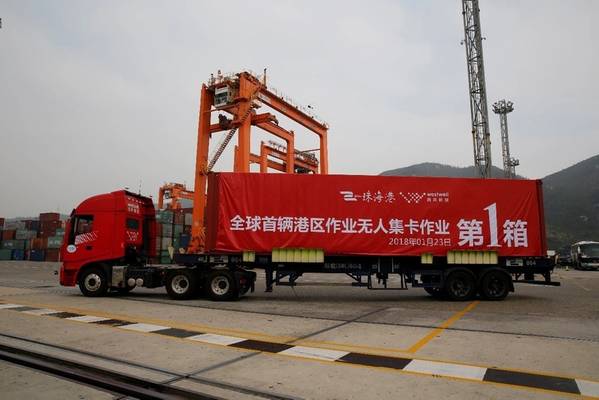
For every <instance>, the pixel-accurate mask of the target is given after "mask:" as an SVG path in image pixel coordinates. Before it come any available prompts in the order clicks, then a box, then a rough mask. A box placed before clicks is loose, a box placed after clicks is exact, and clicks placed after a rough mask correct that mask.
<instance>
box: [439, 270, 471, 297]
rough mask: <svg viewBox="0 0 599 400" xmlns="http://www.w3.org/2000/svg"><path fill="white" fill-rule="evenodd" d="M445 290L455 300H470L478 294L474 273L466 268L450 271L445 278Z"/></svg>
mask: <svg viewBox="0 0 599 400" xmlns="http://www.w3.org/2000/svg"><path fill="white" fill-rule="evenodd" d="M445 292H446V293H447V297H448V298H449V299H450V300H453V301H465V300H470V299H471V298H473V297H474V295H475V294H476V280H475V279H474V275H473V274H472V273H471V272H470V271H468V270H466V269H459V270H455V271H453V272H450V273H449V275H448V276H447V278H445Z"/></svg>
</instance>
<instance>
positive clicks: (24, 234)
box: [15, 229, 37, 240]
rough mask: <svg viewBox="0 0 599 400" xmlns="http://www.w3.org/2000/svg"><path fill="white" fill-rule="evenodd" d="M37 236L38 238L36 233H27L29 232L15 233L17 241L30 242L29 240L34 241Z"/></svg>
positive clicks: (19, 231) (18, 231) (20, 231)
mask: <svg viewBox="0 0 599 400" xmlns="http://www.w3.org/2000/svg"><path fill="white" fill-rule="evenodd" d="M36 236H37V232H36V231H27V230H20V229H19V230H17V232H16V233H15V239H17V240H29V239H33V238H34V237H36Z"/></svg>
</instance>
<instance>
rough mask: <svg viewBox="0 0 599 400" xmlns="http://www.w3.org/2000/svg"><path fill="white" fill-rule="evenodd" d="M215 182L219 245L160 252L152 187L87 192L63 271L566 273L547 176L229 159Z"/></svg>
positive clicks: (126, 275) (187, 290)
mask: <svg viewBox="0 0 599 400" xmlns="http://www.w3.org/2000/svg"><path fill="white" fill-rule="evenodd" d="M208 188H209V190H208V200H207V205H206V210H207V211H206V216H207V218H206V249H205V251H204V252H203V253H201V254H175V260H176V261H177V262H178V264H179V265H178V266H166V265H150V264H148V260H149V259H150V258H151V257H153V256H155V252H156V244H155V242H152V240H153V238H154V235H155V229H156V228H155V225H156V222H155V219H154V207H153V204H152V202H151V200H150V199H149V198H146V197H143V196H139V195H135V194H132V193H129V192H125V191H120V192H113V193H109V194H105V195H100V196H95V197H92V198H90V199H88V200H86V201H84V202H83V203H81V205H79V206H78V207H77V208H76V209H75V210H74V213H73V215H72V216H71V218H70V220H69V223H68V224H67V229H66V233H65V241H64V245H63V247H62V253H61V254H62V259H63V266H62V268H61V272H60V279H61V284H63V285H71V286H72V285H75V284H76V283H77V284H79V287H80V289H81V291H82V292H83V293H84V294H85V295H89V296H97V295H103V294H104V293H106V291H107V290H108V289H109V288H111V287H112V288H116V289H118V290H121V291H128V290H130V289H132V288H133V287H134V286H136V285H138V286H145V287H158V286H162V285H164V286H166V289H167V292H168V293H169V295H170V296H171V297H172V298H177V299H180V298H189V297H190V296H192V295H194V294H195V293H197V292H198V289H199V288H204V289H205V292H207V293H208V294H209V295H210V297H211V298H213V299H215V300H227V299H232V298H236V297H238V296H239V295H242V294H244V293H246V292H247V291H249V290H250V289H253V286H254V281H255V278H256V274H255V273H254V272H252V271H250V270H249V269H253V268H260V269H264V270H265V272H266V290H267V291H271V290H272V288H273V285H275V284H277V285H294V284H295V283H296V281H297V279H299V278H300V277H301V276H302V274H303V273H305V272H320V273H344V274H347V275H348V276H350V277H351V278H353V279H354V280H355V282H354V283H353V285H354V286H365V287H368V288H369V289H407V288H408V287H409V286H412V287H423V288H424V289H425V290H426V291H427V292H428V293H430V294H432V295H433V296H436V297H440V298H450V299H453V300H467V299H471V298H473V297H474V296H476V295H480V296H481V297H482V298H485V299H490V300H500V299H503V298H505V296H507V294H508V293H509V292H510V291H513V290H514V286H513V283H514V282H522V283H541V284H549V285H559V283H558V282H552V281H551V271H552V270H553V263H552V260H551V259H550V258H548V257H546V256H545V254H546V244H545V227H544V217H543V208H542V204H543V201H542V190H541V182H540V181H530V180H502V179H485V180H482V179H452V178H419V177H388V176H345V175H301V174H241V173H216V174H211V175H210V177H209V182H208ZM194 223H198V221H194ZM536 276H540V277H541V278H542V279H540V280H536V279H535V277H536ZM392 277H395V278H396V279H391V278H392Z"/></svg>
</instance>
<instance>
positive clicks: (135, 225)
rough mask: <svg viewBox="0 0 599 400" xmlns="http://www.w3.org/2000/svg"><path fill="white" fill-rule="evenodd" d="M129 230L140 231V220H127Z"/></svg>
mask: <svg viewBox="0 0 599 400" xmlns="http://www.w3.org/2000/svg"><path fill="white" fill-rule="evenodd" d="M127 229H130V230H132V231H138V230H139V220H137V219H135V218H127Z"/></svg>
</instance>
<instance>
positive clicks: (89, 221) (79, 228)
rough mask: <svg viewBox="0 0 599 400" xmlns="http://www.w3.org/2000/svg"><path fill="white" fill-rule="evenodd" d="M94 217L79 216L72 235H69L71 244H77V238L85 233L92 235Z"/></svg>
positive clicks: (74, 223) (76, 218)
mask: <svg viewBox="0 0 599 400" xmlns="http://www.w3.org/2000/svg"><path fill="white" fill-rule="evenodd" d="M93 225H94V217H93V215H77V216H76V217H75V218H74V220H73V223H72V225H71V234H70V235H69V244H74V243H75V238H76V237H77V236H79V235H82V234H84V233H90V232H91V231H92V230H93Z"/></svg>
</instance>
